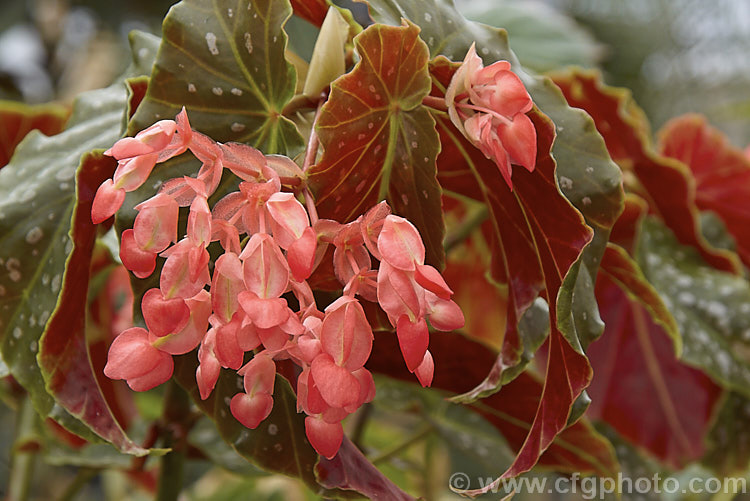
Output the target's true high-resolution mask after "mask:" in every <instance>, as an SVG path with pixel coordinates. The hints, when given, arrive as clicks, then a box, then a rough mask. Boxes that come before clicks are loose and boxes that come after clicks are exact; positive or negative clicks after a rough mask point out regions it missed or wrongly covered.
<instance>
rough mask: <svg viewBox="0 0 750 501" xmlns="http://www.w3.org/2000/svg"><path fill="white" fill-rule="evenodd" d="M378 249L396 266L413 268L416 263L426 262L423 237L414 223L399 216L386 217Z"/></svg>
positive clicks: (405, 268)
mask: <svg viewBox="0 0 750 501" xmlns="http://www.w3.org/2000/svg"><path fill="white" fill-rule="evenodd" d="M378 250H379V251H380V254H381V255H382V257H383V260H385V261H387V262H388V264H390V265H391V266H393V267H394V268H399V269H402V270H413V269H414V267H415V265H417V264H424V253H425V250H424V244H423V243H422V237H421V236H420V235H419V232H418V231H417V229H416V228H415V227H414V225H413V224H411V223H410V222H409V221H407V220H406V219H404V218H402V217H399V216H394V215H390V216H387V217H386V218H385V222H384V223H383V229H382V230H381V231H380V235H379V236H378Z"/></svg>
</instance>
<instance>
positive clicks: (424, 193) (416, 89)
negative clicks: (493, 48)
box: [308, 24, 445, 267]
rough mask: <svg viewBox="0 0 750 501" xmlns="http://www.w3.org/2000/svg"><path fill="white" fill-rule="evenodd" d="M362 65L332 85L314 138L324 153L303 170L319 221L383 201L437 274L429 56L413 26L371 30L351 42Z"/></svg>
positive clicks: (438, 220)
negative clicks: (420, 243) (427, 100)
mask: <svg viewBox="0 0 750 501" xmlns="http://www.w3.org/2000/svg"><path fill="white" fill-rule="evenodd" d="M355 44H356V47H357V52H358V53H359V55H360V57H361V60H360V62H359V63H358V64H357V66H356V67H355V68H354V70H353V71H351V72H350V73H348V74H347V75H344V76H343V77H341V78H339V79H338V80H336V81H335V82H334V83H333V84H332V85H331V96H330V98H329V99H328V102H327V103H326V104H325V105H324V106H323V108H322V109H321V113H320V116H319V119H318V128H317V131H318V135H319V137H320V142H321V145H322V146H323V148H324V152H323V155H322V157H321V158H320V161H319V163H318V164H317V165H315V166H313V167H312V168H311V169H310V171H309V180H308V182H309V184H310V187H311V188H312V190H313V193H314V194H315V197H316V204H317V208H318V212H319V214H320V216H321V217H324V218H330V219H335V220H337V221H341V222H346V221H350V220H352V219H354V218H356V217H357V216H359V215H360V214H363V213H364V212H365V211H367V209H369V208H370V207H372V206H373V205H375V204H376V203H378V202H379V201H381V200H384V199H385V200H387V201H388V203H389V204H390V205H391V207H392V208H393V210H394V212H395V213H396V214H399V215H401V216H403V217H405V218H407V219H409V221H411V222H412V223H414V225H415V226H416V227H417V229H418V230H419V232H420V234H421V235H422V239H423V240H424V243H425V248H426V250H427V257H426V262H427V263H429V264H432V265H435V266H439V267H442V263H443V234H444V231H445V229H444V225H443V217H442V212H441V206H440V195H441V192H440V186H439V185H438V182H437V180H436V178H435V158H436V157H437V154H438V152H439V151H440V143H439V142H438V136H437V133H436V132H435V122H434V121H433V119H432V117H431V116H430V113H429V112H428V111H427V109H426V108H425V107H424V106H422V104H421V103H422V99H423V98H424V97H425V96H426V95H427V94H428V93H429V91H430V76H429V73H428V71H427V58H428V51H427V46H426V44H425V43H424V42H423V41H422V40H421V39H420V38H419V28H417V27H416V26H414V25H411V24H410V25H406V26H401V27H392V26H384V25H373V26H371V27H369V28H368V29H366V30H365V31H364V32H362V33H361V34H360V35H358V36H357V38H356V39H355Z"/></svg>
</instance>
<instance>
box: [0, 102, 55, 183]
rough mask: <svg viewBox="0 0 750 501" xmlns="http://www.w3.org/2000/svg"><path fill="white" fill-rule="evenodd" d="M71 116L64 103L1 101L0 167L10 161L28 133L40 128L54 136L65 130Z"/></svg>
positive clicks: (48, 134)
mask: <svg viewBox="0 0 750 501" xmlns="http://www.w3.org/2000/svg"><path fill="white" fill-rule="evenodd" d="M69 116H70V109H69V108H68V107H66V106H63V105H58V104H42V105H28V104H23V103H17V102H14V101H0V169H2V168H3V167H4V166H5V165H6V164H7V163H8V162H9V161H10V159H11V157H12V156H13V152H14V151H15V150H16V146H18V143H20V142H21V140H23V138H24V137H26V134H28V133H29V132H30V131H32V130H38V131H40V132H41V133H42V134H44V135H46V136H54V135H55V134H57V133H58V132H60V131H62V130H63V127H64V126H65V122H66V120H67V119H68V117H69Z"/></svg>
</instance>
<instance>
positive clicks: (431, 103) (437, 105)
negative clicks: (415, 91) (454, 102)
mask: <svg viewBox="0 0 750 501" xmlns="http://www.w3.org/2000/svg"><path fill="white" fill-rule="evenodd" d="M422 104H423V105H425V106H427V107H429V108H434V109H436V110H440V111H448V106H447V105H446V104H445V99H443V98H441V97H435V96H426V97H424V98H423V99H422Z"/></svg>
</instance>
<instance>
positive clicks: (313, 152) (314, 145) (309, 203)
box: [302, 99, 325, 224]
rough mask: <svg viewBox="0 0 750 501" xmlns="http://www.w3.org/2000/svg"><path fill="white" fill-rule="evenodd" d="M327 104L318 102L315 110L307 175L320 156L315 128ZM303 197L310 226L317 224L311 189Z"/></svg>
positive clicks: (306, 165)
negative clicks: (321, 111)
mask: <svg viewBox="0 0 750 501" xmlns="http://www.w3.org/2000/svg"><path fill="white" fill-rule="evenodd" d="M324 103H325V99H321V100H320V101H319V102H318V108H317V109H316V110H315V117H314V118H313V122H312V126H311V127H310V138H309V139H308V140H307V149H306V150H305V160H304V163H303V164H302V172H304V173H305V174H307V170H308V169H309V168H310V167H311V166H312V165H313V164H314V163H315V159H316V158H317V156H318V147H319V146H320V140H319V138H318V133H317V131H316V130H315V126H316V125H317V124H318V117H319V116H320V110H321V108H322V107H323V104H324ZM302 195H303V196H304V197H305V207H307V212H308V214H309V215H310V224H315V222H316V221H317V220H318V211H317V209H316V208H315V199H314V198H313V195H312V192H311V191H310V188H308V187H307V183H305V187H304V189H303V190H302Z"/></svg>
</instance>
